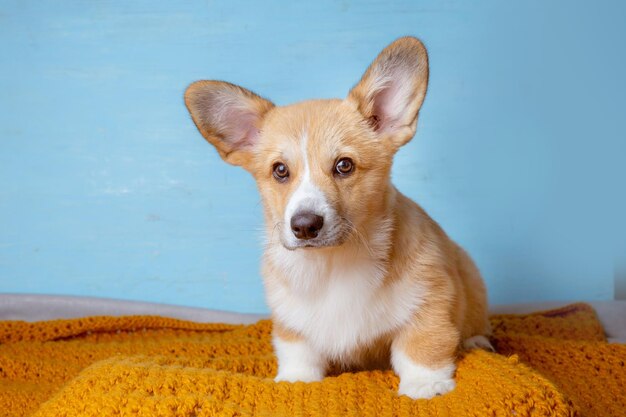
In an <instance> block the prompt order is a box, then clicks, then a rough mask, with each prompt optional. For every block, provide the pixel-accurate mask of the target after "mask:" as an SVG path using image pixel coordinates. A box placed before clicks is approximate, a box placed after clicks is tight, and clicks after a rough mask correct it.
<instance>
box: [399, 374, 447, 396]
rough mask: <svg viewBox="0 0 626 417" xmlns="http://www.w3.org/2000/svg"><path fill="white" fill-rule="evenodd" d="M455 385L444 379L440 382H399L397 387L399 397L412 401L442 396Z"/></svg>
mask: <svg viewBox="0 0 626 417" xmlns="http://www.w3.org/2000/svg"><path fill="white" fill-rule="evenodd" d="M455 386H456V383H455V382H454V379H452V378H445V379H442V380H431V381H423V380H409V381H407V380H404V379H403V380H401V381H400V386H399V387H398V394H399V395H406V396H407V397H411V398H413V399H414V400H417V399H420V398H424V399H429V398H433V397H435V396H437V395H443V394H445V393H447V392H450V391H452V390H453V389H454V387H455Z"/></svg>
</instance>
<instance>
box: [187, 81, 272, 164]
mask: <svg viewBox="0 0 626 417" xmlns="http://www.w3.org/2000/svg"><path fill="white" fill-rule="evenodd" d="M185 104H186V105H187V109H188V110H189V113H190V114H191V118H192V119H193V121H194V123H195V124H196V126H197V128H198V130H199V131H200V133H201V134H202V136H204V138H205V139H206V140H207V141H209V143H211V144H212V145H213V146H215V148H217V151H218V152H219V154H220V156H221V157H222V159H224V160H225V161H226V162H228V163H229V164H233V165H240V166H242V167H244V168H246V169H248V170H249V166H250V165H249V164H250V161H251V158H252V149H253V148H254V146H255V145H256V143H257V141H258V138H259V131H260V130H259V129H260V126H261V122H262V120H263V116H264V115H265V114H266V113H267V112H268V111H269V110H270V109H271V108H272V107H274V104H272V103H271V102H270V101H268V100H265V99H264V98H261V97H259V96H257V95H256V94H254V93H253V92H252V91H249V90H246V89H245V88H241V87H239V86H236V85H234V84H230V83H227V82H223V81H196V82H195V83H193V84H191V85H190V86H189V87H188V88H187V91H185Z"/></svg>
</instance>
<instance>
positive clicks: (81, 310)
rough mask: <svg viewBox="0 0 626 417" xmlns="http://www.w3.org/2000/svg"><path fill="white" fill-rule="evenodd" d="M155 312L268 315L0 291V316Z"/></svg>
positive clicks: (207, 318) (195, 316)
mask: <svg viewBox="0 0 626 417" xmlns="http://www.w3.org/2000/svg"><path fill="white" fill-rule="evenodd" d="M105 315H106V316H130V315H157V316H163V317H171V318H176V319H181V320H190V321H196V322H220V323H232V324H240V323H242V324H249V323H254V322H256V321H258V320H260V319H262V318H265V317H267V316H265V315H262V314H243V313H234V312H228V311H221V310H211V309H205V308H197V307H185V306H177V305H171V304H159V303H148V302H143V301H128V300H117V299H111V298H98V297H79V296H69V295H39V294H0V320H23V321H41V320H55V319H72V318H80V317H86V316H105Z"/></svg>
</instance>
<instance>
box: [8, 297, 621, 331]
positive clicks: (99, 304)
mask: <svg viewBox="0 0 626 417" xmlns="http://www.w3.org/2000/svg"><path fill="white" fill-rule="evenodd" d="M573 302H575V301H551V302H538V303H522V304H507V305H494V306H491V308H490V312H491V313H492V314H525V313H531V312H534V311H540V310H549V309H552V308H558V307H561V306H564V305H567V304H571V303H573ZM588 303H589V304H590V305H592V306H593V308H594V309H595V310H596V312H597V314H598V318H599V319H600V321H601V322H602V325H603V326H604V329H605V331H606V334H607V337H608V339H609V341H610V342H617V343H626V301H623V300H618V301H591V302H588ZM102 315H109V316H127V315H158V316H164V317H172V318H177V319H181V320H191V321H196V322H221V323H232V324H239V323H241V324H249V323H254V322H256V321H258V320H260V319H263V318H267V317H268V315H264V314H245V313H235V312H228V311H222V310H211V309H205V308H198V307H185V306H177V305H171V304H159V303H148V302H143V301H128V300H116V299H110V298H98V297H80V296H66V295H39V294H0V320H23V321H40V320H54V319H70V318H80V317H86V316H102Z"/></svg>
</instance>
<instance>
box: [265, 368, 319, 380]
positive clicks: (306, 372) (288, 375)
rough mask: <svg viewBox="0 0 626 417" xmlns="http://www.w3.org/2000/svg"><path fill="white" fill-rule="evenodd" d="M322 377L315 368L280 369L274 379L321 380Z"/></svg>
mask: <svg viewBox="0 0 626 417" xmlns="http://www.w3.org/2000/svg"><path fill="white" fill-rule="evenodd" d="M323 378H324V374H323V373H322V372H320V371H319V370H316V369H285V370H280V371H279V372H278V375H276V378H274V381H276V382H280V381H287V382H297V381H302V382H316V381H321V380H322V379H323Z"/></svg>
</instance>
